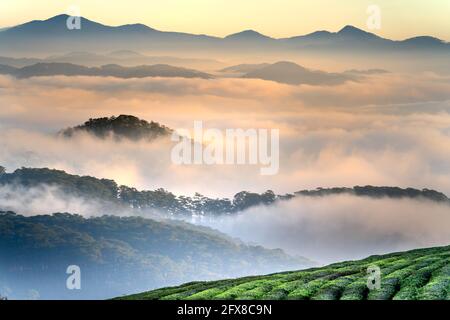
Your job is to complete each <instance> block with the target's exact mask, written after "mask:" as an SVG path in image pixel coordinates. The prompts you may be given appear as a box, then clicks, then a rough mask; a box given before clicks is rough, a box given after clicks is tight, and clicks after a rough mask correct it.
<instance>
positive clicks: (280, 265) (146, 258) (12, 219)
mask: <svg viewBox="0 0 450 320" xmlns="http://www.w3.org/2000/svg"><path fill="white" fill-rule="evenodd" d="M69 265H77V266H79V267H80V268H81V271H82V276H83V282H82V285H83V287H82V290H74V291H71V290H67V289H66V287H65V283H66V278H67V274H66V269H67V267H68V266H69ZM307 266H311V261H309V260H307V259H305V258H300V257H296V258H294V257H290V256H288V255H286V254H285V253H284V252H283V251H281V250H268V249H265V248H263V247H260V246H250V245H246V244H243V243H241V242H239V241H237V240H233V239H231V238H230V237H228V236H226V235H224V234H222V233H219V232H217V231H215V230H212V229H209V228H205V227H198V226H194V225H191V224H188V223H184V222H180V221H166V220H165V221H156V220H152V219H144V218H142V217H115V216H102V217H96V218H89V219H86V218H83V217H82V216H79V215H72V214H67V213H57V214H53V215H41V216H32V217H24V216H21V215H17V214H15V213H13V212H1V211H0V295H3V294H5V293H4V292H1V290H2V289H3V288H6V287H7V288H10V291H11V294H10V295H9V296H8V298H12V299H17V298H19V299H23V298H26V294H27V292H28V291H29V290H35V291H37V292H38V293H39V296H40V298H42V299H73V298H76V299H78V298H84V299H90V298H94V299H98V298H111V297H114V296H117V295H122V294H125V293H133V292H136V291H138V290H145V289H148V288H149V287H151V288H155V287H160V286H167V285H174V284H179V283H182V282H186V281H192V280H194V279H199V278H200V279H217V278H223V277H230V276H244V275H249V274H258V273H267V272H274V271H283V270H291V269H293V268H295V269H297V268H302V267H307Z"/></svg>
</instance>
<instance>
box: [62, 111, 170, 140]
mask: <svg viewBox="0 0 450 320" xmlns="http://www.w3.org/2000/svg"><path fill="white" fill-rule="evenodd" d="M78 132H87V133H90V134H93V135H95V136H96V137H99V138H102V139H104V138H107V137H113V138H115V139H122V138H126V139H129V140H141V139H144V140H153V139H156V138H158V137H164V136H169V135H170V134H172V130H171V129H169V128H167V127H165V126H163V125H160V124H159V123H157V122H153V121H151V122H147V121H145V120H141V119H139V118H137V117H134V116H130V115H120V116H118V117H114V116H113V117H110V118H98V119H89V121H86V122H85V123H84V124H83V125H80V126H77V127H74V128H69V129H66V130H64V131H62V134H63V135H64V136H66V137H72V136H73V135H74V134H76V133H78Z"/></svg>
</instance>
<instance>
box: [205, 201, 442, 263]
mask: <svg viewBox="0 0 450 320" xmlns="http://www.w3.org/2000/svg"><path fill="white" fill-rule="evenodd" d="M449 213H450V206H449V205H447V204H439V203H434V202H430V201H425V200H423V201H421V200H411V199H403V200H398V199H395V200H394V199H371V198H365V197H355V196H348V195H341V196H327V197H323V198H313V197H300V198H296V199H294V200H289V201H284V202H279V203H278V204H276V205H273V206H262V207H255V208H251V209H249V210H247V211H244V212H242V213H240V214H239V215H237V216H232V217H225V218H222V219H219V220H211V221H207V220H204V221H202V222H200V223H202V224H205V225H208V226H212V227H215V228H218V229H219V230H221V231H223V232H225V233H228V234H230V235H232V236H235V237H239V238H240V239H242V240H245V241H249V242H255V243H259V244H262V245H264V246H266V247H269V248H270V247H271V248H277V247H280V248H283V249H284V250H286V251H287V252H289V253H291V254H300V255H303V256H306V257H309V258H311V259H314V260H316V261H318V262H320V263H329V262H335V261H342V260H348V259H359V258H364V257H366V256H367V255H370V254H382V253H388V252H394V251H402V250H408V249H414V248H419V247H429V246H439V245H447V244H448V243H450V233H449V232H448V231H449V230H450V214H449Z"/></svg>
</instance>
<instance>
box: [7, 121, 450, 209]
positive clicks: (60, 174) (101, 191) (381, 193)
mask: <svg viewBox="0 0 450 320" xmlns="http://www.w3.org/2000/svg"><path fill="white" fill-rule="evenodd" d="M104 121H108V120H107V118H105V120H104ZM89 127H90V126H89V125H88V126H86V127H82V129H80V130H88V129H87V128H89ZM95 128H97V129H95V132H96V133H98V134H100V135H102V134H105V132H104V131H103V129H101V128H103V126H99V127H95ZM89 130H90V129H89ZM98 130H100V131H99V132H97V131H98ZM133 132H134V131H133ZM0 169H2V167H1V166H0ZM0 186H4V187H11V190H10V191H9V192H16V191H17V190H18V189H17V188H18V187H23V188H36V187H43V186H53V187H56V188H57V190H58V191H59V192H57V193H56V194H55V196H57V197H58V198H62V199H64V198H65V197H61V195H62V194H63V195H65V196H75V197H82V198H84V199H90V200H96V201H100V202H101V204H102V208H103V209H105V208H106V209H107V211H108V210H109V213H114V212H112V211H113V210H119V211H123V210H124V209H125V208H127V209H133V210H135V211H136V212H137V213H145V212H147V210H150V211H152V210H155V209H156V210H158V211H160V212H161V213H163V214H167V215H170V216H183V217H190V216H194V215H203V216H220V215H227V214H234V213H237V212H240V211H243V210H245V209H248V208H251V207H255V206H260V205H271V204H273V203H275V202H277V201H283V200H289V199H292V198H294V197H327V196H332V195H351V196H357V197H369V198H374V199H382V198H390V199H419V200H428V201H433V202H438V203H448V204H450V199H449V198H448V197H447V196H446V195H445V194H443V193H441V192H438V191H435V190H430V189H422V190H419V189H414V188H405V189H404V188H399V187H386V186H379V187H378V186H355V187H353V188H345V187H343V188H318V189H316V190H302V191H298V192H295V193H294V194H285V195H276V194H275V193H274V192H273V191H271V190H268V191H266V192H264V193H261V194H260V193H255V192H249V191H241V192H237V193H236V194H235V195H234V197H233V198H209V197H206V196H203V195H201V194H198V193H197V194H196V195H195V196H193V197H189V196H183V195H179V196H177V195H175V194H173V193H172V192H170V191H168V190H165V189H157V190H137V189H136V188H133V187H129V186H119V185H118V184H117V183H116V182H115V181H113V180H108V179H98V178H95V177H91V176H78V175H72V174H68V173H66V172H65V171H62V170H54V169H48V168H20V169H17V170H15V171H14V172H12V173H7V172H4V171H3V170H0ZM3 191H5V190H3ZM61 193H62V194H61ZM3 209H6V210H14V208H3ZM92 214H96V213H95V212H92Z"/></svg>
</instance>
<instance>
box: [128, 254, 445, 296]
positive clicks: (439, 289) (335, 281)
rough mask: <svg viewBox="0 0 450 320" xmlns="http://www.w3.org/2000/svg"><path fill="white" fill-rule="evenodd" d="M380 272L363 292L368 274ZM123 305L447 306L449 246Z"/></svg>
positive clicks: (192, 286) (199, 287)
mask: <svg viewBox="0 0 450 320" xmlns="http://www.w3.org/2000/svg"><path fill="white" fill-rule="evenodd" d="M374 266H375V267H378V268H380V271H381V275H380V278H379V280H380V288H379V289H377V288H372V290H369V288H368V286H367V283H368V272H367V271H368V268H369V267H374ZM122 299H127V300H150V299H151V300H156V299H164V300H183V299H196V300H212V299H226V300H232V299H246V300H254V299H257V300H261V299H271V300H285V299H295V300H391V299H394V300H449V299H450V246H447V247H438V248H429V249H418V250H413V251H408V252H400V253H392V254H387V255H381V256H372V257H369V258H367V259H364V260H359V261H348V262H341V263H336V264H332V265H329V266H327V267H322V268H313V269H308V270H303V271H294V272H284V273H279V274H272V275H267V276H257V277H247V278H240V279H230V280H222V281H214V282H191V283H187V284H185V285H182V286H179V287H171V288H163V289H158V290H155V291H149V292H144V293H140V294H135V295H131V296H127V297H123V298H122Z"/></svg>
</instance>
